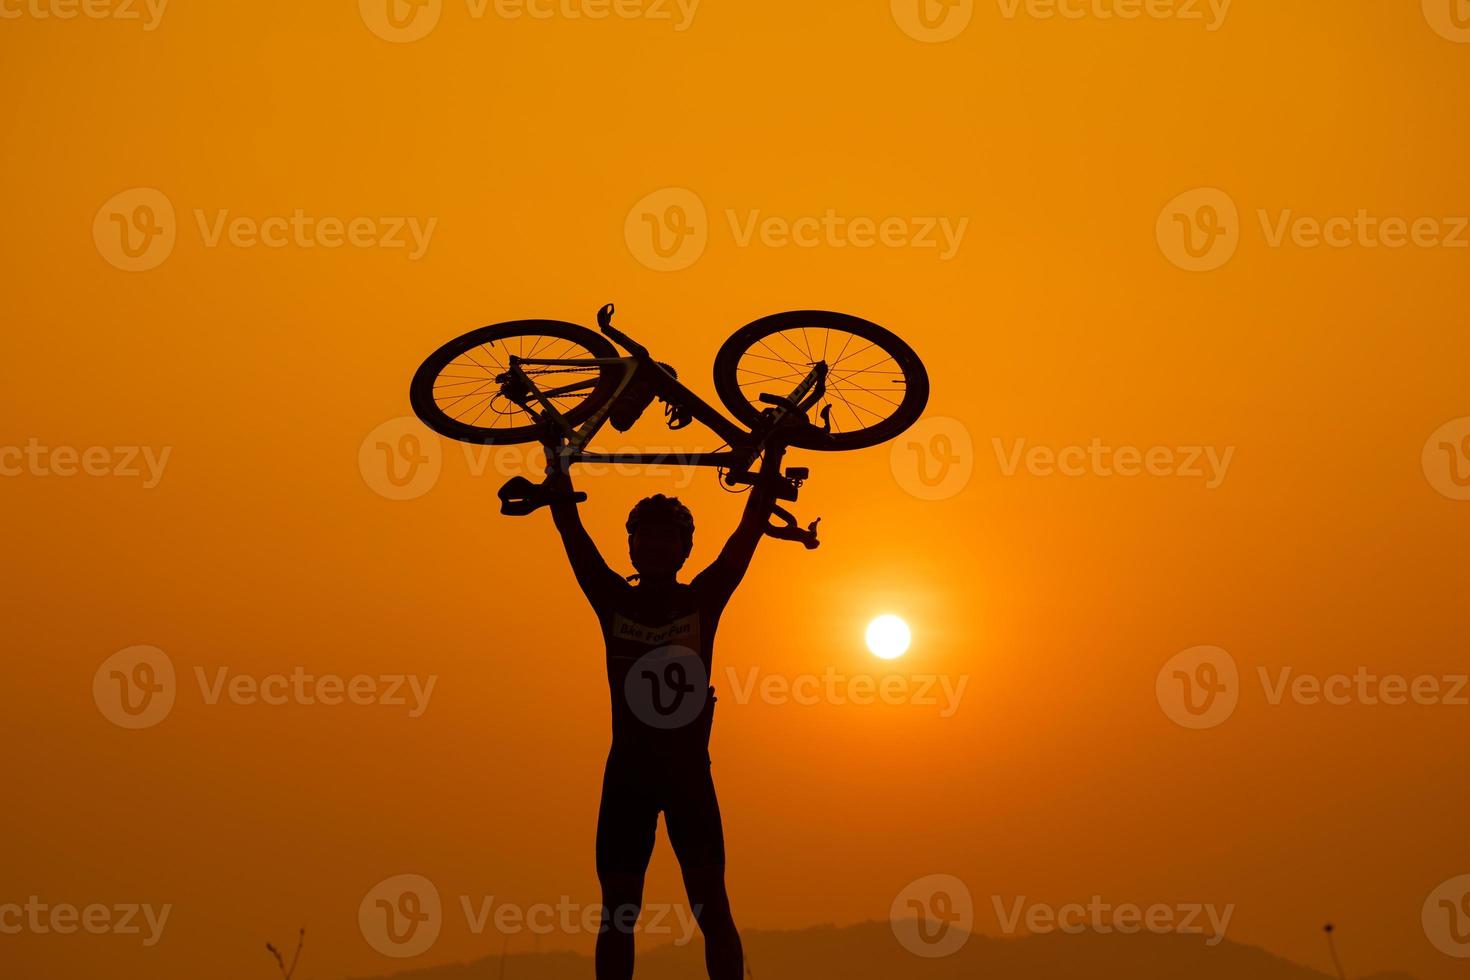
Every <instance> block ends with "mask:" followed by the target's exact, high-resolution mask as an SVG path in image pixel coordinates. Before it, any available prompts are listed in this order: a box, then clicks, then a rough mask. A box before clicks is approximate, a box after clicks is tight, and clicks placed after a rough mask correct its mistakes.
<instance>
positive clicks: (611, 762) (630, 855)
mask: <svg viewBox="0 0 1470 980" xmlns="http://www.w3.org/2000/svg"><path fill="white" fill-rule="evenodd" d="M637 775H638V774H637V771H636V769H634V768H630V767H628V766H626V765H624V764H621V763H619V762H618V761H617V760H615V759H613V758H611V757H609V759H608V761H607V770H606V771H605V772H604V774H603V777H602V806H601V807H600V809H599V810H598V814H597V880H598V882H599V883H601V885H602V922H601V925H600V927H599V929H598V932H597V951H596V954H595V957H594V962H595V965H596V970H597V980H631V978H632V976H633V929H634V927H635V926H636V925H637V924H638V914H639V911H640V910H641V909H642V907H643V875H644V873H645V872H646V871H647V870H648V860H649V858H650V857H652V856H653V842H654V836H655V835H656V834H657V833H658V802H657V800H656V799H655V798H654V797H653V795H652V793H651V792H650V789H649V787H648V786H647V785H646V783H645V781H644V780H640V779H638V778H637Z"/></svg>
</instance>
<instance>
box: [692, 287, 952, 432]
mask: <svg viewBox="0 0 1470 980" xmlns="http://www.w3.org/2000/svg"><path fill="white" fill-rule="evenodd" d="M818 361H824V362H826V364H827V368H828V373H827V382H826V384H827V390H826V393H825V394H824V395H823V396H822V399H821V400H820V401H818V402H817V403H816V404H815V405H813V406H812V408H811V410H810V411H809V412H808V416H809V417H810V418H820V417H821V412H822V410H823V409H824V408H827V407H830V408H831V420H832V431H831V432H830V433H828V432H824V431H823V430H822V429H821V428H820V427H819V426H816V425H811V424H806V425H802V426H798V427H796V428H795V429H794V430H793V431H792V434H791V436H790V438H789V440H788V441H789V442H790V444H791V445H793V446H795V447H797V448H798V449H817V450H828V451H840V450H846V449H865V448H867V447H868V446H876V445H878V444H879V443H881V442H887V441H888V440H889V439H892V438H893V437H894V436H896V435H898V434H899V433H901V432H903V431H904V430H905V429H907V428H908V427H909V426H911V425H913V424H914V422H915V421H917V420H918V418H919V415H920V414H922V413H923V411H924V406H925V405H926V404H927V403H928V401H929V374H928V372H927V371H925V370H924V364H923V362H922V361H920V360H919V355H917V354H915V353H914V350H913V348H911V347H910V346H909V345H908V344H906V343H904V342H903V340H901V339H900V338H899V337H898V335H897V334H895V333H893V332H892V331H890V330H886V329H884V328H883V327H880V326H878V325H877V324H876V323H872V322H870V321H868V320H864V319H862V318H861V317H855V316H849V315H848V314H846V313H832V312H828V311H826V310H796V311H793V312H790V313H776V314H773V315H771V316H767V317H762V318H761V319H759V320H756V321H755V322H754V323H750V324H747V325H746V326H744V327H741V328H740V329H739V330H737V331H736V332H735V334H734V335H733V336H732V337H731V338H730V339H729V340H727V341H725V344H724V346H722V347H721V348H720V352H719V354H718V355H716V357H715V390H716V391H717V392H718V393H719V396H720V400H721V401H722V402H724V403H725V407H726V408H728V409H729V410H730V414H732V415H734V416H735V418H736V419H738V420H739V421H741V422H743V423H744V424H746V425H747V426H754V425H755V424H756V423H757V422H758V421H759V420H760V416H761V412H762V411H764V410H765V409H766V407H767V406H765V405H763V404H762V403H761V402H760V400H759V399H760V395H762V394H765V393H770V394H774V395H783V396H784V395H789V394H790V393H791V391H792V390H793V389H794V388H795V387H796V386H797V385H798V384H800V383H801V380H802V379H803V378H805V377H806V376H807V374H808V373H809V372H810V371H811V367H812V365H813V364H816V363H817V362H818Z"/></svg>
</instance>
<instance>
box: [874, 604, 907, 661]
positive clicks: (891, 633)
mask: <svg viewBox="0 0 1470 980" xmlns="http://www.w3.org/2000/svg"><path fill="white" fill-rule="evenodd" d="M912 639H913V634H912V633H910V632H909V624H908V623H905V622H904V621H903V620H902V619H900V618H899V617H897V616H894V615H893V614H891V613H885V614H884V615H882V616H879V617H878V618H877V619H875V620H873V621H872V622H871V623H869V624H868V649H869V650H871V651H873V655H874V656H876V657H881V658H882V659H884V660H897V659H898V658H899V657H902V656H903V655H904V652H905V651H907V650H908V648H909V642H910V641H911V640H912Z"/></svg>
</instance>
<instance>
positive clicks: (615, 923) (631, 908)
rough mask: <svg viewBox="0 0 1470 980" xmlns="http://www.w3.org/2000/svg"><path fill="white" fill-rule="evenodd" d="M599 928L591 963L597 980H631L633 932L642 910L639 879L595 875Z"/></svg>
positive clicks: (616, 874)
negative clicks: (599, 899) (598, 886)
mask: <svg viewBox="0 0 1470 980" xmlns="http://www.w3.org/2000/svg"><path fill="white" fill-rule="evenodd" d="M597 878H598V880H599V881H600V882H601V883H602V924H601V926H600V928H599V929H598V933H597V951H596V954H595V956H594V962H595V965H596V968H597V980H632V977H633V956H634V949H633V928H634V926H636V925H637V924H638V914H639V911H640V910H641V909H642V907H643V876H642V875H632V874H621V873H618V872H599V873H598V875H597Z"/></svg>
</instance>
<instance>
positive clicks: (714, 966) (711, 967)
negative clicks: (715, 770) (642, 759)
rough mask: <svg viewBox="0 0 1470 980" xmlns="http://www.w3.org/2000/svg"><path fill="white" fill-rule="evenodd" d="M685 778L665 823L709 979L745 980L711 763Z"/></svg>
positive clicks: (672, 792) (676, 789) (674, 790)
mask: <svg viewBox="0 0 1470 980" xmlns="http://www.w3.org/2000/svg"><path fill="white" fill-rule="evenodd" d="M681 776H682V777H683V778H682V779H680V780H679V782H678V783H677V785H674V786H671V787H670V792H669V803H668V806H667V807H666V808H665V810H664V820H665V821H666V822H667V823H668V827H669V843H671V844H673V845H674V855H675V856H676V857H678V859H679V869H680V871H682V872H683V875H684V892H685V894H686V895H688V896H689V905H690V907H691V908H692V909H693V911H694V919H695V921H696V922H698V923H699V931H700V932H702V933H704V965H705V969H706V970H708V971H709V975H710V980H741V978H742V977H743V976H744V974H745V951H744V949H743V948H742V947H741V945H740V933H739V932H738V931H736V929H735V917H734V916H733V915H732V914H731V913H730V898H729V896H728V895H727V894H726V892H725V828H724V825H723V824H722V823H721V821H720V803H719V800H718V798H716V796H715V783H714V779H713V778H712V777H711V776H710V768H709V764H708V763H705V764H703V765H700V766H696V767H691V769H690V770H689V771H688V772H686V773H682V774H681Z"/></svg>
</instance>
